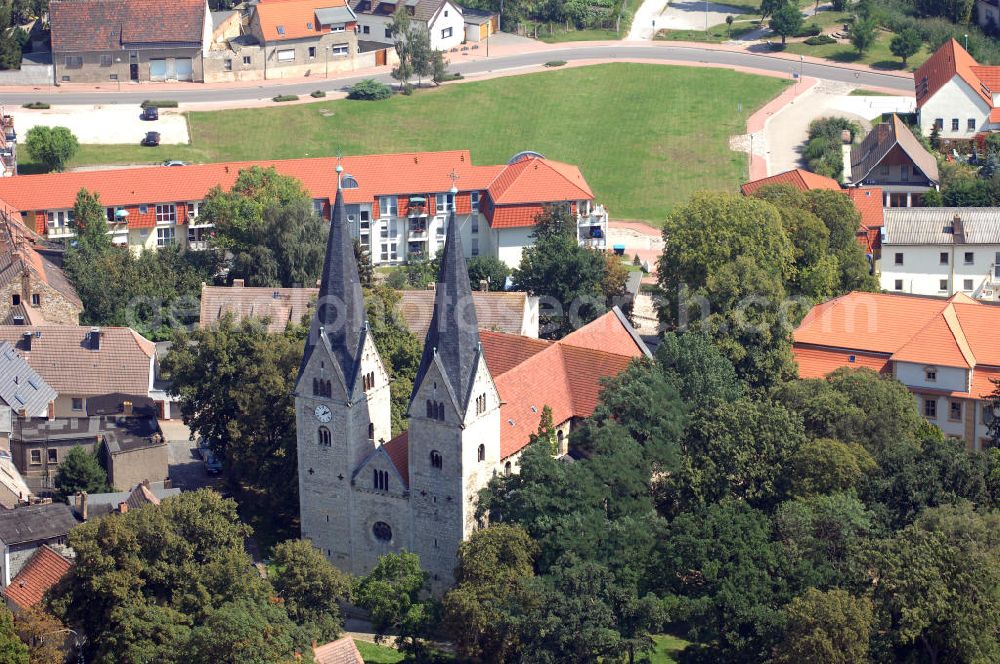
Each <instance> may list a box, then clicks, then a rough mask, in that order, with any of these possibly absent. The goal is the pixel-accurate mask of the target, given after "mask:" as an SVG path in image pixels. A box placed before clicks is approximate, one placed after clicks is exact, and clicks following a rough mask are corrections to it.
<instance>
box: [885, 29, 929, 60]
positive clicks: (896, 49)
mask: <svg viewBox="0 0 1000 664" xmlns="http://www.w3.org/2000/svg"><path fill="white" fill-rule="evenodd" d="M923 43H924V40H923V38H922V37H921V36H920V33H919V32H917V31H916V30H915V29H914V28H906V29H905V30H903V31H902V32H900V33H899V34H898V35H896V36H895V37H893V38H892V41H891V42H889V50H890V51H892V54H893V55H895V56H896V57H897V58H900V59H902V61H903V66H904V67H905V66H906V61H907V60H908V59H909V58H910V56H913V55H916V54H917V51H919V50H920V47H921V46H923Z"/></svg>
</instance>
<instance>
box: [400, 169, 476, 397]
mask: <svg viewBox="0 0 1000 664" xmlns="http://www.w3.org/2000/svg"><path fill="white" fill-rule="evenodd" d="M452 190H453V191H454V188H453V189H452ZM435 354H436V355H437V359H438V360H439V361H440V363H441V366H442V368H443V370H444V373H445V376H446V377H447V379H448V382H450V383H451V388H452V389H453V390H454V393H455V398H456V399H457V400H458V406H459V408H461V409H463V410H464V409H465V408H466V406H467V404H468V400H469V392H470V390H471V389H472V380H473V378H474V374H475V369H476V358H477V357H478V354H479V321H478V320H477V319H476V305H475V302H474V301H473V299H472V288H471V287H470V285H469V270H468V267H467V266H466V264H465V252H464V251H463V250H462V237H461V234H460V233H459V232H458V221H457V220H456V219H455V212H454V211H452V212H451V214H450V215H449V216H448V232H447V235H446V237H445V243H444V253H443V254H442V255H441V268H440V270H439V272H438V278H437V284H436V285H435V291H434V315H433V317H432V318H431V325H430V327H429V328H428V330H427V339H426V340H425V341H424V354H423V356H422V357H421V358H420V368H419V369H418V370H417V377H416V380H414V383H413V395H412V397H411V401H412V398H413V397H415V396H416V392H417V390H418V389H419V388H420V384H421V383H422V382H423V379H424V376H425V375H426V374H427V370H428V369H429V368H430V365H431V364H432V363H433V362H434V359H435Z"/></svg>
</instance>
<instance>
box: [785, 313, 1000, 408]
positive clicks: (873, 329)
mask: <svg viewBox="0 0 1000 664" xmlns="http://www.w3.org/2000/svg"><path fill="white" fill-rule="evenodd" d="M997 329H1000V307H998V306H994V305H990V304H984V303H982V302H978V301H976V300H973V299H972V298H970V297H968V296H966V295H962V294H959V295H954V296H952V297H950V298H948V299H947V300H945V299H940V298H932V297H914V296H909V295H894V294H888V293H849V294H847V295H843V296H841V297H838V298H835V299H833V300H830V301H829V302H825V303H823V304H820V305H817V306H815V307H813V309H812V311H810V312H809V314H808V315H806V317H805V318H804V319H803V321H802V323H801V324H800V325H799V327H798V329H796V330H795V334H794V353H795V357H796V360H798V361H799V370H800V375H801V376H803V377H816V376H818V375H825V374H826V373H829V371H831V370H832V369H834V368H837V367H839V366H870V367H871V368H877V369H879V370H883V371H884V370H886V367H887V366H888V362H889V361H891V362H911V363H920V364H928V365H937V366H948V367H957V368H963V369H973V396H978V395H977V394H976V391H977V390H982V389H986V387H987V385H988V379H987V378H984V377H983V376H986V377H988V376H991V375H993V374H994V373H995V372H997V371H1000V344H998V343H997V341H996V330H997ZM850 355H854V356H855V362H854V363H851V362H849V361H848V359H847V358H848V357H849V356H850ZM882 358H884V359H885V362H886V364H885V365H883V366H882V367H881V368H879V367H878V366H877V365H879V364H880V363H881V362H882V361H883V360H882Z"/></svg>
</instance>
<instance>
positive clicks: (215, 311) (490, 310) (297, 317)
mask: <svg viewBox="0 0 1000 664" xmlns="http://www.w3.org/2000/svg"><path fill="white" fill-rule="evenodd" d="M396 293H397V294H398V295H399V298H400V299H399V303H398V304H397V309H398V310H399V313H400V315H402V317H403V321H404V322H405V323H406V326H407V327H408V328H409V329H410V331H411V332H413V334H415V335H416V336H417V337H423V336H424V335H426V334H427V327H428V326H429V325H430V322H431V314H432V313H433V310H434V291H431V290H404V291H396ZM318 295H319V288H266V287H260V288H255V287H247V286H244V285H243V280H242V279H236V280H235V281H234V282H233V285H232V286H231V287H227V286H207V285H204V284H202V287H201V316H200V319H199V322H198V325H199V327H201V328H207V327H212V326H213V325H215V324H217V323H218V322H219V320H220V319H221V318H222V317H223V316H226V315H229V316H232V317H233V319H234V321H236V322H239V321H241V320H243V319H244V318H248V317H251V316H253V317H255V318H267V319H268V321H269V324H268V331H269V332H271V333H279V332H281V331H283V330H284V329H285V326H287V325H288V324H289V323H292V324H300V323H302V321H303V317H312V315H313V309H315V304H316V298H317V296H318ZM472 298H473V301H474V302H475V306H476V317H477V319H478V320H479V324H480V325H481V326H482V327H483V328H485V329H488V330H494V331H499V332H506V333H507V334H518V335H522V336H528V337H537V336H538V298H537V297H532V296H530V295H528V294H527V293H507V292H504V291H475V292H473V294H472ZM305 320H308V318H306V319H305Z"/></svg>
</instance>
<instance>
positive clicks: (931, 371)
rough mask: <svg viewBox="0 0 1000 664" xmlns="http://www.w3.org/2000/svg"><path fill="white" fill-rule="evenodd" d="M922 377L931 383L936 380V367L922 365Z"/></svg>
mask: <svg viewBox="0 0 1000 664" xmlns="http://www.w3.org/2000/svg"><path fill="white" fill-rule="evenodd" d="M924 378H926V379H927V382H928V383H933V382H934V381H936V380H937V368H936V367H924Z"/></svg>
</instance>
